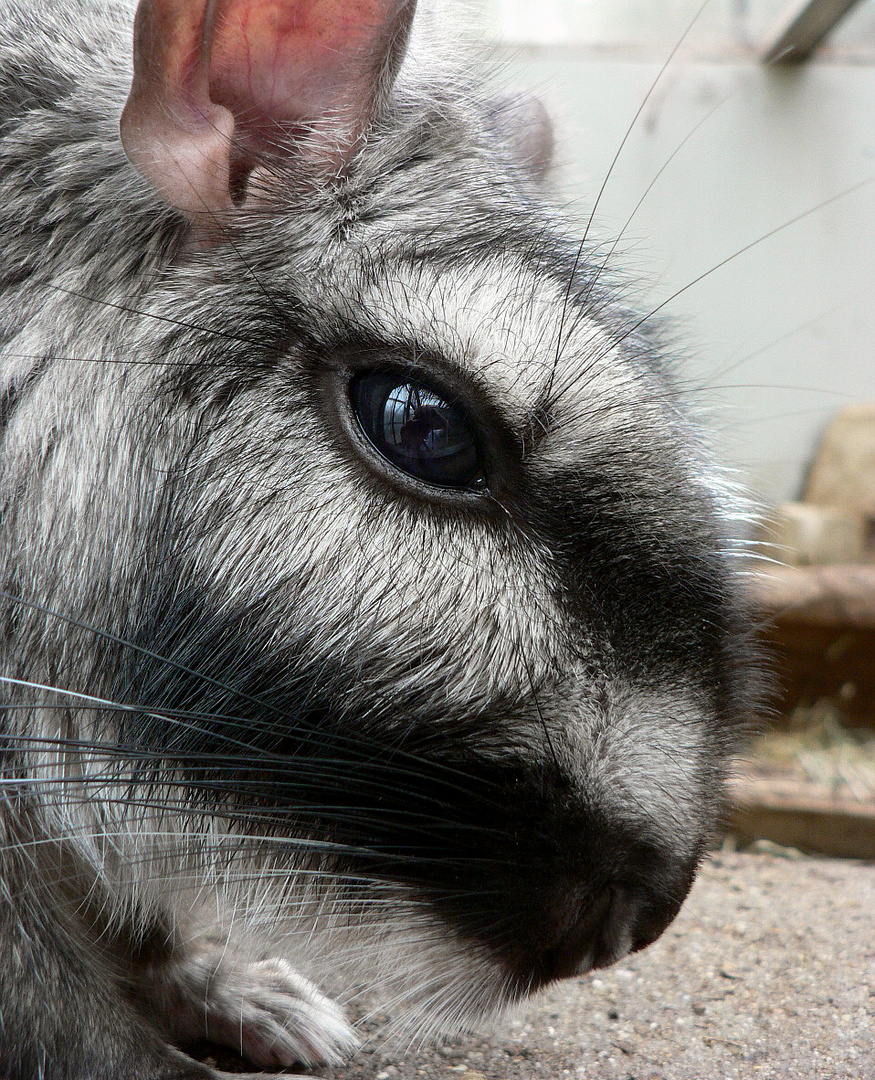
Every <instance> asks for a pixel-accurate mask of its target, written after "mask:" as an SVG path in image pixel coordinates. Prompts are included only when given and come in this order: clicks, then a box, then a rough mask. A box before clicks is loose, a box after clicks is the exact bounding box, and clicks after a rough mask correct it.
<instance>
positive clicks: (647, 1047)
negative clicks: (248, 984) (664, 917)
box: [324, 854, 875, 1080]
mask: <svg viewBox="0 0 875 1080" xmlns="http://www.w3.org/2000/svg"><path fill="white" fill-rule="evenodd" d="M324 1075H325V1076H327V1077H331V1078H332V1080H529V1078H532V1077H549V1078H556V1080H561V1078H565V1077H572V1078H574V1080H584V1078H587V1080H588V1078H598V1080H614V1078H616V1080H736V1078H738V1080H815V1078H816V1080H844V1078H852V1080H875V864H864V863H854V862H843V861H838V860H815V859H799V860H793V859H788V858H780V857H775V856H771V855H736V854H732V855H723V854H721V855H717V856H715V857H714V858H713V859H712V860H711V862H710V863H709V865H708V866H707V867H706V868H705V870H704V872H703V873H702V876H701V878H700V880H699V882H698V883H697V885H696V886H695V888H694V889H693V892H692V894H691V896H690V898H689V900H688V901H687V904H686V905H685V907H684V908H683V910H682V912H681V914H680V915H679V916H678V918H677V920H676V921H675V923H674V924H673V926H672V927H671V928H670V929H669V930H668V931H667V932H666V933H665V935H664V936H663V937H662V939H661V940H660V941H659V942H657V943H656V944H655V945H654V946H652V947H651V948H650V949H648V950H647V951H646V952H644V953H640V954H638V955H636V956H634V957H631V958H630V959H628V960H627V961H625V962H623V963H622V964H620V965H619V966H618V967H616V968H613V969H610V970H608V971H601V972H596V973H594V974H593V975H591V976H587V977H586V978H583V979H577V980H572V981H570V982H568V983H564V984H560V985H557V986H555V987H553V988H551V989H550V990H548V991H547V992H545V993H543V994H542V995H540V996H539V997H538V998H537V999H536V1000H534V1001H533V1002H532V1003H530V1005H529V1006H527V1007H526V1008H525V1009H523V1010H522V1011H520V1012H519V1013H518V1014H517V1015H516V1016H512V1017H509V1018H506V1019H505V1020H504V1021H503V1022H502V1024H501V1025H500V1026H499V1027H497V1028H496V1029H495V1030H494V1031H493V1032H492V1033H485V1034H480V1035H474V1036H470V1037H466V1038H461V1039H456V1040H452V1041H450V1042H447V1043H446V1044H445V1045H442V1046H439V1047H437V1048H433V1049H431V1050H429V1051H427V1052H423V1053H416V1054H406V1055H405V1054H401V1055H398V1054H395V1055H392V1054H387V1053H386V1052H385V1051H383V1050H382V1049H381V1048H380V1047H379V1046H378V1045H376V1044H373V1043H372V1044H371V1045H369V1046H366V1047H365V1050H364V1051H363V1052H362V1053H361V1054H360V1055H359V1056H358V1057H357V1059H356V1060H355V1061H354V1062H353V1063H352V1064H351V1065H349V1066H348V1067H347V1068H346V1069H337V1070H328V1071H326V1072H325V1074H324Z"/></svg>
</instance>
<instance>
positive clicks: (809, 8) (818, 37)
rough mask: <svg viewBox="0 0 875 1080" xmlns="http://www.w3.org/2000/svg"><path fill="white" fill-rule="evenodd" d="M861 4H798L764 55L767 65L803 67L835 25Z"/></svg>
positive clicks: (823, 0)
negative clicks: (797, 65)
mask: <svg viewBox="0 0 875 1080" xmlns="http://www.w3.org/2000/svg"><path fill="white" fill-rule="evenodd" d="M859 2H860V0H794V3H793V4H792V5H791V7H790V9H789V10H788V11H787V12H786V13H785V14H784V16H783V18H782V19H781V22H780V23H779V26H778V29H777V30H776V31H775V32H774V33H773V34H772V36H771V38H770V41H771V44H769V45H768V47H767V48H766V49H765V51H764V52H763V62H764V63H766V64H799V63H802V62H803V61H804V60H807V59H808V58H809V57H810V56H811V54H812V53H813V52H814V50H815V49H816V48H817V46H818V45H819V44H820V43H821V42H822V41H823V39H824V38H825V37H826V36H827V35H828V34H829V33H830V31H831V30H832V29H833V27H835V25H836V24H837V23H838V22H839V21H840V20H841V19H843V18H844V17H845V15H847V13H848V12H849V11H850V10H851V8H853V7H855V6H856V5H857V4H858V3H859Z"/></svg>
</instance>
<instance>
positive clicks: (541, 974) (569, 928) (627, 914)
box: [510, 866, 695, 991]
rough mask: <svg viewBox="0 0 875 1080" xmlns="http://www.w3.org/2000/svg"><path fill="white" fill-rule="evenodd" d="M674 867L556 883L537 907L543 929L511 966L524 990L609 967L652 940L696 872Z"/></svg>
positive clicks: (671, 916)
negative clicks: (638, 876) (596, 881)
mask: <svg viewBox="0 0 875 1080" xmlns="http://www.w3.org/2000/svg"><path fill="white" fill-rule="evenodd" d="M694 871H695V867H694V866H676V867H674V868H673V871H672V872H671V873H668V872H666V870H665V868H663V872H662V873H661V874H659V875H657V876H656V878H655V879H654V878H652V877H651V879H650V880H648V881H646V882H641V881H633V880H627V881H623V880H617V881H613V882H610V883H609V884H606V885H603V886H602V887H600V888H592V886H588V885H585V884H581V883H580V881H579V880H578V881H577V882H575V881H573V880H566V881H564V882H561V883H559V884H557V885H556V886H554V888H553V889H552V890H551V891H550V895H548V896H546V897H545V898H544V902H543V904H542V907H541V911H542V917H543V920H544V921H543V928H542V932H541V933H540V934H537V935H534V936H533V937H532V938H530V939H529V940H528V942H526V943H525V945H524V946H523V948H522V949H520V950H519V951H518V952H517V954H516V956H514V957H513V958H511V962H510V967H511V970H512V971H513V973H514V975H515V977H516V981H517V983H518V984H519V985H520V987H521V988H523V989H525V990H526V991H531V990H537V989H538V988H539V987H541V986H544V985H546V984H547V983H550V982H553V981H555V980H557V979H565V978H569V977H571V976H574V975H582V974H584V973H585V972H587V971H590V970H592V969H593V968H602V967H608V966H609V965H610V964H614V963H616V962H617V961H618V960H621V959H622V958H623V957H624V956H626V955H628V954H629V953H632V952H636V951H638V950H639V949H643V948H645V947H646V946H647V945H650V944H651V943H652V942H654V941H655V940H656V939H657V938H658V937H659V936H660V935H661V934H662V933H663V931H664V930H665V929H666V927H667V926H668V925H669V924H670V923H671V922H672V920H673V919H674V917H675V915H676V914H677V913H678V910H679V909H680V907H681V904H682V903H683V901H684V899H685V897H686V895H687V893H688V892H689V889H690V886H691V885H692V881H693V877H694Z"/></svg>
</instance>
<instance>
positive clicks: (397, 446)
mask: <svg viewBox="0 0 875 1080" xmlns="http://www.w3.org/2000/svg"><path fill="white" fill-rule="evenodd" d="M350 400H351V403H352V406H353V409H354V411H355V414H356V417H357V418H358V422H359V425H360V426H361V429H362V431H363V432H364V434H365V435H366V436H367V438H368V440H369V441H370V442H371V444H372V445H373V446H374V448H375V449H376V450H377V451H378V452H379V453H380V454H381V455H382V456H383V457H384V458H385V459H386V460H387V461H389V462H390V463H391V464H392V465H394V466H395V467H396V468H398V469H400V470H402V471H403V472H406V473H409V474H410V475H411V476H415V477H417V478H418V479H420V480H425V481H427V482H428V483H430V484H437V485H439V486H441V487H458V488H464V487H470V486H471V485H472V484H473V483H474V481H475V480H476V479H477V478H478V477H480V476H482V470H481V467H480V454H479V451H478V448H477V440H476V438H475V435H474V431H473V428H472V426H471V423H470V421H469V420H468V417H467V415H466V414H465V413H464V412H463V411H462V409H461V408H460V407H459V406H457V405H455V404H453V403H452V402H450V401H447V399H446V398H444V397H443V396H442V395H441V394H440V393H439V392H438V391H437V390H434V389H432V388H431V387H430V386H427V385H425V384H423V383H417V382H411V381H408V380H405V379H403V377H402V378H398V376H397V375H393V374H392V373H391V372H385V371H374V372H367V373H364V374H361V375H358V376H356V377H355V378H354V379H353V381H352V383H351V384H350Z"/></svg>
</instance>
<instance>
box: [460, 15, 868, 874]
mask: <svg viewBox="0 0 875 1080" xmlns="http://www.w3.org/2000/svg"><path fill="white" fill-rule="evenodd" d="M470 10H471V7H470V5H469V4H467V3H466V4H465V12H466V17H467V16H468V14H469V12H470ZM473 10H474V15H473V18H472V19H471V26H470V29H471V34H472V37H473V38H474V39H475V40H476V41H477V42H478V43H479V45H480V46H481V47H482V44H483V42H484V41H485V42H486V43H487V47H488V48H489V50H490V51H491V53H492V54H493V59H494V60H495V61H496V65H497V68H498V81H499V82H500V85H501V87H503V88H511V89H528V90H531V91H533V92H534V93H535V94H537V96H539V97H540V98H541V99H542V100H543V101H544V103H545V104H546V105H547V107H548V109H549V111H550V114H551V116H552V117H553V118H554V121H555V125H556V147H557V150H556V170H555V176H554V186H555V191H556V194H557V196H558V199H559V201H560V202H562V203H563V204H564V205H565V206H567V207H570V208H571V210H572V213H573V214H574V216H575V218H576V220H578V221H579V222H580V228H581V233H582V232H583V229H584V228H585V227H586V223H587V221H588V219H589V217H590V215H591V214H592V213H593V210H594V208H595V212H594V220H593V224H592V226H591V229H590V235H591V236H592V237H594V238H596V239H598V240H599V241H601V242H606V243H607V244H608V245H610V244H611V243H613V241H614V240H618V245H617V259H618V261H619V263H620V264H621V265H622V266H623V268H624V269H625V271H626V272H627V273H629V275H630V276H631V278H632V280H633V281H634V284H635V288H636V289H637V290H638V302H639V304H640V305H641V306H642V307H643V308H644V310H650V309H651V308H657V307H659V308H660V311H661V313H662V314H663V315H664V316H666V317H668V318H669V319H670V320H671V321H672V323H673V326H674V329H675V331H676V336H677V339H678V341H679V342H681V343H682V348H681V352H682V364H681V373H682V378H683V385H684V387H685V389H686V391H687V392H688V393H689V395H690V397H691V399H692V400H693V401H694V403H695V404H696V406H697V407H699V408H700V409H701V410H702V411H703V414H704V419H705V423H706V426H707V428H708V430H709V431H710V432H711V433H712V437H713V445H714V449H715V454H716V456H717V458H718V460H719V461H721V462H722V463H725V464H727V465H729V466H730V467H731V468H733V469H734V470H736V473H737V476H738V478H739V479H740V481H741V482H742V483H743V484H744V485H745V486H746V487H747V488H748V489H749V490H750V491H751V492H752V493H753V494H754V496H755V497H756V498H757V499H758V500H759V502H760V504H761V506H762V510H763V514H762V516H763V522H762V524H761V525H760V526H759V528H758V532H757V535H758V538H759V539H760V540H763V541H764V542H765V545H766V546H765V547H764V548H763V549H762V550H763V551H764V552H765V553H766V554H767V555H768V556H769V558H771V559H772V560H774V561H773V562H769V563H762V564H761V565H760V567H759V569H755V570H754V572H753V573H754V579H755V584H754V589H755V592H756V595H757V603H758V607H759V619H760V623H761V627H760V636H761V638H762V640H763V642H764V643H765V646H766V648H767V649H768V651H769V656H770V657H771V660H770V664H771V666H772V667H773V669H774V671H775V674H776V680H775V684H776V688H775V692H774V694H773V700H772V702H771V706H770V708H768V709H764V710H763V716H761V717H757V718H755V719H756V720H757V721H758V722H762V723H763V724H764V725H765V727H766V728H767V731H766V734H765V735H764V736H763V738H762V739H760V740H759V742H758V743H757V744H756V747H755V750H754V752H753V753H752V755H751V759H750V761H749V762H748V763H747V765H746V766H745V768H744V769H743V775H742V776H740V778H739V781H738V784H737V786H736V809H735V813H734V818H733V821H732V823H731V825H732V832H731V834H730V837H729V839H728V841H727V842H728V843H735V842H738V843H740V844H749V843H751V842H757V841H759V842H777V843H780V844H781V845H782V846H783V847H784V848H785V849H786V850H789V851H792V850H793V849H794V848H797V847H798V848H801V849H803V850H810V851H821V852H827V853H832V854H837V855H846V856H856V857H867V858H875V0H857V2H856V3H855V2H853V0H710V2H708V3H705V4H702V2H701V0H537V2H535V0H477V3H476V5H475V6H474V9H473Z"/></svg>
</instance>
